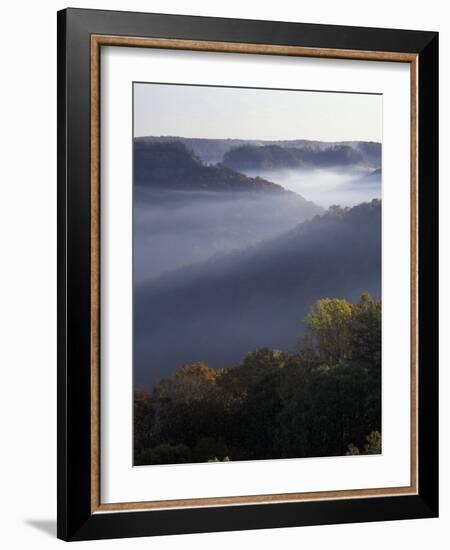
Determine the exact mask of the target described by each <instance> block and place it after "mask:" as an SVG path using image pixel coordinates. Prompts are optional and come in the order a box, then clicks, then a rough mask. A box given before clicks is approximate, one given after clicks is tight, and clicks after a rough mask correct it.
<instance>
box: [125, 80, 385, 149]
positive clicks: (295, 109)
mask: <svg viewBox="0 0 450 550" xmlns="http://www.w3.org/2000/svg"><path fill="white" fill-rule="evenodd" d="M133 97H134V137H146V136H155V137H156V136H158V137H163V136H167V137H184V138H202V139H245V140H264V141H281V140H293V139H305V140H312V141H323V142H330V141H373V142H377V143H381V142H382V95H380V94H359V93H358V94H355V93H350V92H333V91H316V90H313V91H308V90H282V89H262V88H239V87H219V86H202V85H186V84H159V83H138V82H135V83H134V84H133Z"/></svg>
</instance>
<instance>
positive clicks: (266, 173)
mask: <svg viewBox="0 0 450 550" xmlns="http://www.w3.org/2000/svg"><path fill="white" fill-rule="evenodd" d="M245 173H246V174H247V175H249V176H255V174H256V172H255V171H251V170H249V171H246V172H245ZM258 175H259V176H261V177H262V178H265V179H268V180H270V181H273V182H274V183H278V184H279V185H282V186H283V187H284V188H285V189H289V190H290V191H293V192H295V193H298V194H300V195H302V196H303V197H305V198H307V199H308V200H310V201H312V202H314V203H315V204H317V205H319V206H321V207H323V208H328V207H330V206H332V205H334V204H336V205H340V206H355V205H356V204H360V203H361V202H367V201H371V200H372V199H381V171H380V170H378V169H373V168H359V167H358V168H353V167H350V168H335V167H331V168H298V169H279V170H261V171H258Z"/></svg>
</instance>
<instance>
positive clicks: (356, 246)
mask: <svg viewBox="0 0 450 550" xmlns="http://www.w3.org/2000/svg"><path fill="white" fill-rule="evenodd" d="M231 141H232V140H231ZM224 142H226V143H224ZM229 142H230V140H202V142H201V144H200V145H201V147H202V149H201V152H202V153H203V154H204V151H205V148H206V147H207V151H208V154H209V155H212V154H213V153H214V154H215V155H216V157H217V158H219V155H223V162H215V163H209V162H207V161H205V160H204V159H202V158H200V156H199V155H198V154H197V153H196V151H195V150H194V148H192V147H191V143H190V142H189V141H187V140H186V141H183V139H182V138H171V139H159V138H150V137H149V138H139V139H136V140H135V149H134V174H135V179H134V199H133V205H134V207H133V208H134V212H133V214H134V222H133V257H134V264H133V268H134V295H133V319H134V325H133V327H134V328H133V338H134V345H133V365H134V383H135V385H136V386H139V387H142V386H150V385H152V384H154V383H156V382H157V381H158V380H160V379H161V378H163V377H165V376H170V375H172V374H173V373H174V372H175V371H176V370H177V369H179V368H180V367H181V366H182V365H184V364H192V363H195V362H198V361H205V362H206V363H207V364H208V365H209V366H210V367H212V368H228V367H232V366H233V365H235V364H237V362H239V361H240V360H242V357H244V356H245V354H246V353H248V352H250V351H252V350H254V349H257V348H260V347H265V346H268V347H270V348H274V349H281V350H292V349H293V348H294V347H295V345H296V339H297V338H298V337H299V335H300V334H301V333H302V331H303V329H304V325H303V320H304V318H305V315H306V314H307V312H308V308H309V307H311V305H312V304H313V303H314V302H315V301H316V300H318V299H320V298H323V297H335V298H346V299H348V300H352V301H358V299H359V296H360V295H361V294H362V293H364V292H370V293H371V294H372V295H373V296H374V297H376V298H379V297H380V294H381V202H380V201H379V200H373V199H379V198H380V197H381V146H380V144H374V143H362V142H355V143H351V144H347V143H346V144H333V143H332V144H328V143H326V144H321V143H312V144H311V143H310V142H305V143H304V142H303V141H298V142H295V144H294V145H295V147H294V146H293V145H292V143H291V142H288V143H287V144H286V145H277V144H276V143H275V144H271V145H269V146H267V145H264V144H261V143H256V144H254V143H251V144H250V145H248V144H245V143H243V142H242V140H241V141H240V142H239V144H237V148H236V149H233V148H231V149H230V143H229ZM195 144H196V146H197V147H199V144H198V143H197V142H195ZM231 147H232V146H231ZM223 151H226V152H225V154H223ZM241 165H242V166H241ZM332 205H339V207H332V208H330V207H331V206H332Z"/></svg>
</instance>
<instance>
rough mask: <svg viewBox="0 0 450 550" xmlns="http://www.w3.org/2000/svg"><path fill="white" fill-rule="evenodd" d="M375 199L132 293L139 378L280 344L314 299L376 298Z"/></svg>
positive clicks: (219, 363) (285, 344)
mask: <svg viewBox="0 0 450 550" xmlns="http://www.w3.org/2000/svg"><path fill="white" fill-rule="evenodd" d="M380 269H381V202H380V201H372V202H371V203H364V204H361V205H358V206H356V207H354V208H351V209H349V208H345V209H342V208H337V207H336V208H332V209H330V210H328V211H327V212H326V213H325V214H324V215H322V216H316V217H314V218H313V219H312V220H309V221H306V222H304V223H302V224H300V225H298V226H297V227H296V228H295V229H293V230H291V231H289V232H287V233H285V234H283V235H282V236H280V237H279V238H277V239H273V240H271V241H267V242H264V243H262V244H259V245H256V246H254V247H251V248H247V249H245V250H243V251H240V252H238V253H231V254H226V255H220V256H217V257H216V258H213V259H211V260H210V261H208V262H205V263H201V264H198V265H195V266H192V267H187V268H184V269H180V270H178V271H176V272H173V273H171V274H167V275H165V276H164V277H161V278H159V279H157V280H155V281H153V282H151V283H148V284H145V285H142V286H140V287H138V288H136V290H135V295H134V304H135V309H134V327H135V331H134V338H135V341H134V344H135V355H134V356H135V376H136V382H137V383H139V384H143V383H149V382H151V381H152V380H154V379H157V378H159V377H161V376H163V375H169V374H171V373H173V372H174V371H175V370H176V369H177V368H178V367H179V366H180V365H182V364H184V363H192V362H195V361H206V362H207V363H208V364H209V365H210V366H212V367H214V368H217V367H229V366H232V365H233V364H234V363H235V362H236V361H237V360H238V359H239V358H240V357H242V356H243V355H244V354H245V353H247V352H248V351H249V350H251V349H253V348H256V347H261V346H269V347H274V348H278V349H289V348H290V347H291V346H292V343H293V341H294V340H295V337H296V336H297V335H298V333H299V331H300V330H301V327H302V320H303V318H304V316H305V314H306V312H307V310H308V308H309V307H310V306H311V304H312V303H313V302H314V301H315V300H317V299H318V298H322V297H327V296H333V297H340V298H347V299H350V300H353V299H357V298H358V297H359V295H360V294H361V293H362V292H364V291H368V292H371V293H372V294H373V295H374V296H376V297H378V296H380V292H381V288H380V276H379V274H380Z"/></svg>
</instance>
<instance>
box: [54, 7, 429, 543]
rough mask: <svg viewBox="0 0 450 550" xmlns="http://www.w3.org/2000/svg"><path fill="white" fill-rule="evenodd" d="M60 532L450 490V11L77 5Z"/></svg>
mask: <svg viewBox="0 0 450 550" xmlns="http://www.w3.org/2000/svg"><path fill="white" fill-rule="evenodd" d="M58 147H59V148H58V207H59V221H58V224H59V225H58V242H59V245H58V254H59V256H58V265H59V289H58V295H59V321H58V331H59V338H58V340H59V349H58V358H59V359H58V536H59V537H60V538H62V539H64V540H85V539H99V538H113V537H131V536H148V535H163V534H176V533H178V534H180V533H195V532H197V533H198V532H205V531H228V530H239V529H259V528H276V527H288V526H301V525H318V524H327V523H344V522H365V521H378V520H394V519H409V518H425V517H428V518H429V517H435V516H437V514H438V419H437V411H438V391H437V384H438V360H437V350H438V346H437V338H438V331H437V319H438V301H437V298H438V296H437V295H438V285H437V277H438V271H437V257H438V252H437V244H438V239H437V227H438V219H437V218H438V208H437V200H438V181H437V180H438V35H437V33H434V32H425V31H409V30H391V29H374V28H356V27H342V26H327V25H313V24H301V23H281V22H272V21H250V20H238V19H236V20H232V19H217V18H207V17H191V16H172V15H161V14H147V13H128V12H110V11H97V10H83V9H67V10H63V11H61V12H59V13H58Z"/></svg>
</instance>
